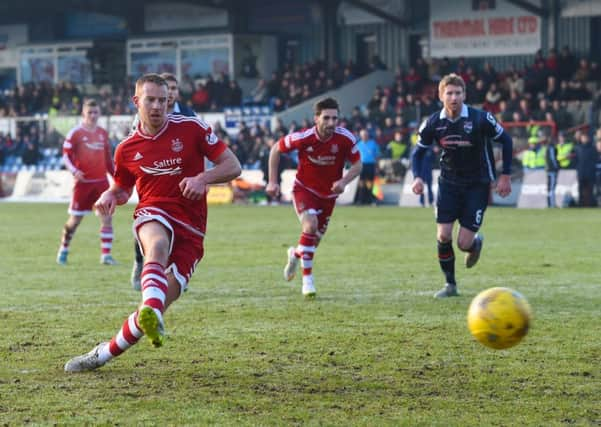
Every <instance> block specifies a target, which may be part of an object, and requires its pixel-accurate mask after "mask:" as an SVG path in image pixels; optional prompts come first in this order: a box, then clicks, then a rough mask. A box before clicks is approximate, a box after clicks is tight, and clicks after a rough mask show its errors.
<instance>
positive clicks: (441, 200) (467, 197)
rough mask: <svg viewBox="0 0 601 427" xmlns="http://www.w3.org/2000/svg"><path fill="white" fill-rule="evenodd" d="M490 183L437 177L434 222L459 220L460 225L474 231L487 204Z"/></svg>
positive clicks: (442, 222)
mask: <svg viewBox="0 0 601 427" xmlns="http://www.w3.org/2000/svg"><path fill="white" fill-rule="evenodd" d="M489 195H490V184H488V183H469V184H463V183H456V182H451V181H449V180H447V179H445V178H442V177H440V178H439V179H438V196H437V198H436V222H437V223H439V224H448V223H451V222H455V221H456V220H459V224H461V226H462V227H464V228H467V229H468V230H472V231H474V232H476V231H478V230H479V229H480V226H481V225H482V220H483V219H484V211H486V207H487V206H488V198H489Z"/></svg>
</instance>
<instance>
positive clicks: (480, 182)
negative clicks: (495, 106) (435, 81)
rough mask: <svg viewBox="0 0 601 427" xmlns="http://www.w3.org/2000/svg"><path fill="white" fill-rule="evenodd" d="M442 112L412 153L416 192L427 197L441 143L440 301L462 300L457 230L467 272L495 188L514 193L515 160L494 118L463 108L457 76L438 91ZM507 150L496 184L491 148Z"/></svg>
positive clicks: (427, 122)
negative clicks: (429, 154) (429, 156)
mask: <svg viewBox="0 0 601 427" xmlns="http://www.w3.org/2000/svg"><path fill="white" fill-rule="evenodd" d="M438 96H439V98H440V100H441V102H442V103H443V108H442V110H440V111H438V112H436V113H434V114H432V115H431V116H430V117H428V119H426V120H425V121H424V122H423V123H422V125H421V126H420V128H419V131H418V134H419V138H418V142H417V146H416V148H415V150H414V151H413V153H412V170H413V175H414V177H415V179H414V181H413V184H412V190H413V192H414V193H415V194H423V191H424V181H423V179H422V177H421V175H420V173H421V171H423V169H424V168H423V167H422V166H423V165H422V163H423V161H424V154H425V153H426V151H427V147H428V146H430V145H432V144H433V143H437V144H438V145H439V146H440V148H441V152H442V155H441V158H440V177H439V179H438V196H437V200H436V223H437V235H436V238H437V240H438V260H439V262H440V268H441V269H442V272H443V273H444V275H445V279H446V284H445V287H444V288H443V289H441V290H440V291H438V292H437V293H436V294H434V297H435V298H445V297H451V296H457V295H459V294H458V292H457V282H456V281H455V253H454V251H453V226H454V224H455V221H459V232H458V234H457V246H458V248H459V249H460V250H461V251H463V252H466V255H465V266H466V267H467V268H471V267H473V266H474V265H476V263H477V262H478V259H479V258H480V252H481V251H482V244H483V241H484V240H483V237H482V234H480V233H478V230H479V229H480V226H481V225H482V220H483V218H484V211H485V210H486V207H487V206H488V199H489V195H490V188H491V186H493V185H494V183H496V191H497V193H498V194H499V195H500V196H501V197H506V196H508V195H509V194H510V193H511V176H510V175H511V158H512V151H513V141H512V140H511V137H510V136H509V134H507V133H506V132H505V131H504V130H503V128H502V127H501V125H499V124H498V123H497V121H496V120H495V118H494V116H493V115H492V114H490V113H487V112H486V111H482V110H478V109H476V108H472V107H469V106H467V105H466V104H464V100H465V82H464V81H463V79H462V78H461V77H460V76H458V75H457V74H449V75H446V76H444V77H443V78H442V80H441V81H440V83H439V85H438ZM493 141H494V142H498V143H500V144H502V145H503V170H502V173H501V175H500V176H499V178H498V180H497V179H496V173H495V163H494V158H493V152H492V142H493Z"/></svg>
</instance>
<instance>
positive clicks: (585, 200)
mask: <svg viewBox="0 0 601 427" xmlns="http://www.w3.org/2000/svg"><path fill="white" fill-rule="evenodd" d="M594 185H595V181H594V180H593V179H588V178H584V179H579V180H578V195H579V196H578V205H579V206H582V207H590V206H595V204H594V199H593V187H594Z"/></svg>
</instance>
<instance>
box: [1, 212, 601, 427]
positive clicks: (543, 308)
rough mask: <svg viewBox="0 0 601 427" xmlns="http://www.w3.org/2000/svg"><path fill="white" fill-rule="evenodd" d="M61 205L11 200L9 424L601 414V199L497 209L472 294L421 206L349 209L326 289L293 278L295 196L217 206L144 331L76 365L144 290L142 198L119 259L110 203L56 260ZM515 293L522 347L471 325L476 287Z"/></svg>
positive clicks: (332, 250)
mask: <svg viewBox="0 0 601 427" xmlns="http://www.w3.org/2000/svg"><path fill="white" fill-rule="evenodd" d="M65 211H66V206H63V205H43V204H6V203H5V204H0V219H1V221H0V243H1V244H0V247H1V248H2V256H1V257H0V272H1V277H2V280H1V282H0V290H1V295H2V303H1V304H0V331H1V333H2V341H1V342H0V358H1V359H2V361H1V362H0V424H1V425H22V424H35V425H56V424H58V425H64V424H68V425H81V424H102V425H132V424H137V425H341V426H347V425H364V426H381V425H391V426H392V425H394V426H397V425H407V426H414V425H423V426H433V425H434V426H450V425H452V426H468V425H469V426H483V425H503V426H513V425H520V426H522V425H533V426H543V425H544V426H548V425H573V424H576V425H601V368H600V364H599V355H600V354H601V344H600V341H599V337H600V336H601V328H600V326H599V325H600V323H599V318H600V316H599V314H600V313H601V311H600V308H599V307H600V306H601V297H600V294H601V275H600V267H599V253H600V251H599V242H600V236H599V234H600V230H601V227H600V225H599V220H600V218H601V211H600V210H576V209H574V210H558V209H556V210H536V211H534V210H517V209H502V208H491V209H489V210H488V212H487V214H486V218H485V224H484V227H483V232H484V234H485V236H486V240H485V247H484V251H483V256H482V258H481V260H480V262H479V264H478V265H477V266H476V267H475V268H474V269H473V270H469V271H468V270H465V268H463V265H462V263H461V261H462V259H461V256H460V253H459V252H458V251H456V255H457V267H456V268H457V279H458V284H459V289H460V292H462V296H460V297H458V298H452V299H449V300H444V301H438V300H434V299H433V298H432V294H433V292H434V291H436V290H438V289H439V288H440V287H441V286H442V284H443V282H444V280H443V276H442V274H441V273H440V271H439V267H438V262H437V258H436V246H435V244H436V243H435V224H434V220H433V216H432V212H431V211H430V210H426V209H400V208H353V207H339V208H337V209H336V211H335V212H334V216H333V218H332V221H331V224H330V229H329V231H328V234H327V235H326V237H325V239H324V241H323V242H322V244H321V246H320V247H319V250H318V251H317V253H316V257H315V266H314V273H315V279H316V287H317V292H318V294H317V298H316V299H315V300H304V299H303V298H302V296H301V292H300V278H298V277H297V278H296V279H295V281H294V282H293V283H287V282H284V281H283V279H282V268H283V265H284V262H285V250H286V248H287V247H288V246H289V245H292V244H295V243H296V241H297V239H298V234H299V224H298V221H297V220H296V217H295V216H294V213H293V210H292V208H291V207H290V206H281V207H269V208H268V207H265V208H259V207H243V206H227V207H210V212H209V232H208V235H207V239H206V256H205V258H204V260H203V261H202V262H201V264H200V265H199V267H198V269H197V272H196V273H195V275H194V277H193V279H192V281H191V283H190V290H189V292H187V294H186V295H184V297H183V298H181V299H180V300H179V301H177V302H176V303H175V304H174V305H173V306H172V307H171V309H170V310H169V311H168V312H167V313H166V317H165V320H166V327H167V331H168V336H167V340H166V343H165V346H164V347H163V348H160V349H153V348H152V347H151V346H150V344H149V343H147V342H146V341H141V342H140V343H139V344H138V345H137V346H135V347H133V348H132V349H130V350H129V351H127V352H126V353H125V354H124V355H123V356H121V357H119V358H118V359H115V360H114V361H113V362H111V363H109V364H107V365H106V366H104V367H103V368H101V369H99V370H97V371H94V372H88V373H83V374H66V373H64V372H63V365H64V363H65V362H66V360H68V359H69V358H71V357H73V356H75V355H78V354H83V353H85V352H87V351H89V350H90V349H91V348H92V347H93V346H94V345H95V344H96V343H98V342H100V341H104V340H108V339H110V338H111V336H112V335H113V334H114V333H115V332H116V331H117V330H118V328H119V327H120V326H121V324H122V322H123V320H124V319H125V317H126V316H127V315H128V314H129V313H131V312H132V311H133V310H134V309H135V307H136V305H137V304H138V302H139V299H140V297H139V294H138V293H136V292H134V291H133V290H132V289H131V287H130V285H129V273H130V267H131V264H130V262H131V259H132V257H133V249H132V245H133V243H132V237H131V231H130V230H131V228H130V227H131V211H132V207H131V206H128V207H125V208H120V210H119V212H118V215H117V216H116V217H115V232H116V241H115V247H114V256H115V258H116V259H117V260H118V261H120V265H118V266H103V265H100V264H99V263H98V260H99V252H100V250H99V242H98V229H99V224H98V221H97V219H96V218H95V217H88V218H85V219H84V222H83V223H82V225H81V227H80V229H79V230H78V232H77V234H76V235H75V238H74V240H73V243H72V250H71V255H70V258H69V265H67V266H64V267H61V266H58V265H56V264H55V256H56V249H57V247H58V242H59V236H60V232H61V227H62V225H63V223H64V221H65V219H66V212H65ZM493 286H507V287H512V288H515V289H517V290H519V291H520V292H521V293H523V294H524V295H525V296H526V297H527V298H528V300H529V302H530V304H531V305H532V308H533V311H534V320H533V325H532V329H531V331H530V333H529V335H528V336H527V337H526V338H525V340H524V341H523V342H522V343H521V344H520V345H518V346H517V347H515V348H512V349H509V350H504V351H494V350H490V349H488V348H486V347H483V346H481V345H480V344H478V343H477V342H475V340H474V339H472V338H471V336H470V335H469V333H468V330H467V327H466V313H467V308H468V306H469V303H470V301H471V299H472V298H473V297H474V296H475V295H476V294H477V293H478V292H479V291H481V290H483V289H485V288H489V287H493Z"/></svg>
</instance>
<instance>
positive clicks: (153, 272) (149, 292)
mask: <svg viewBox="0 0 601 427" xmlns="http://www.w3.org/2000/svg"><path fill="white" fill-rule="evenodd" d="M141 283H142V305H147V306H149V307H152V308H153V309H154V310H155V311H158V314H159V316H160V315H162V314H163V312H164V311H165V300H166V299H167V287H168V284H167V276H166V275H165V269H164V268H163V266H162V265H161V264H159V263H157V262H147V263H145V264H144V268H143V269H142V276H141Z"/></svg>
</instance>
